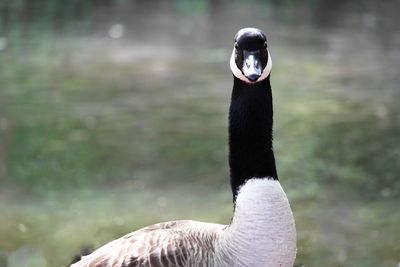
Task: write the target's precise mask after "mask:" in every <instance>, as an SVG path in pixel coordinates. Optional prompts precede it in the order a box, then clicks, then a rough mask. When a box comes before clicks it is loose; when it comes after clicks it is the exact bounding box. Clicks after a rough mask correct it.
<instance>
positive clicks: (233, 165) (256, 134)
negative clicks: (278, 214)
mask: <svg viewBox="0 0 400 267" xmlns="http://www.w3.org/2000/svg"><path fill="white" fill-rule="evenodd" d="M272 117H273V111H272V92H271V84H270V80H269V77H267V78H266V79H265V80H263V81H261V82H258V83H255V84H248V83H245V82H243V81H241V80H239V79H238V78H236V77H234V83H233V91H232V98H231V106H230V109H229V165H230V175H231V187H232V193H233V198H234V200H236V195H237V192H238V190H239V188H240V186H241V185H243V184H244V182H245V181H246V180H248V179H251V178H255V177H256V178H264V177H271V178H273V179H278V175H277V172H276V166H275V157H274V152H273V150H272V123H273V120H272Z"/></svg>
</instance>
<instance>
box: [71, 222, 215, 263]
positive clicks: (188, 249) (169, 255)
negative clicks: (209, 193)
mask: <svg viewBox="0 0 400 267" xmlns="http://www.w3.org/2000/svg"><path fill="white" fill-rule="evenodd" d="M196 224H198V222H194V221H172V222H166V223H159V224H155V225H152V226H149V227H146V228H143V229H140V230H138V231H136V232H133V233H130V234H127V235H125V236H123V237H121V238H120V239H117V240H114V241H112V242H110V243H108V244H106V245H104V246H103V247H101V248H99V249H98V250H96V251H95V252H93V253H92V254H90V255H88V256H84V257H83V258H82V259H81V260H80V261H79V262H77V263H75V264H73V265H71V267H167V266H175V267H183V266H188V263H189V262H191V260H190V257H189V255H192V256H193V254H199V253H201V251H200V252H199V251H197V250H199V249H200V248H199V246H198V243H197V245H196V244H193V242H192V241H198V240H194V239H193V238H191V237H190V232H191V231H190V229H191V227H192V226H193V225H196ZM201 224H202V223H201ZM204 225H208V224H204ZM208 245H209V244H208Z"/></svg>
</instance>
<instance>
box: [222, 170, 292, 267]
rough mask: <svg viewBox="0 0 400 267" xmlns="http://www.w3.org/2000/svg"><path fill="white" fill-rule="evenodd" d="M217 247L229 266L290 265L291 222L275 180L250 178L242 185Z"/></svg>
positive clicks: (289, 211)
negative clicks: (227, 260) (231, 215)
mask: <svg viewBox="0 0 400 267" xmlns="http://www.w3.org/2000/svg"><path fill="white" fill-rule="evenodd" d="M217 249H219V250H220V251H219V252H220V253H221V254H222V255H224V256H223V257H224V258H230V259H231V262H230V264H231V265H229V266H232V267H245V266H246V267H293V264H294V260H295V258H296V229H295V222H294V217H293V214H292V210H291V208H290V204H289V201H288V199H287V197H286V194H285V192H284V191H283V189H282V187H281V185H280V183H279V181H276V180H270V179H265V178H264V179H250V180H249V181H247V182H246V184H245V185H244V186H242V188H241V189H240V191H239V194H238V197H237V200H236V209H235V214H234V217H233V220H232V223H231V225H230V226H229V228H228V229H227V230H226V233H225V234H224V235H223V236H222V237H221V243H220V245H219V246H217Z"/></svg>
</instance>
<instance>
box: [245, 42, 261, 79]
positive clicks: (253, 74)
mask: <svg viewBox="0 0 400 267" xmlns="http://www.w3.org/2000/svg"><path fill="white" fill-rule="evenodd" d="M242 72H243V74H244V76H246V78H247V79H249V81H251V82H255V81H257V80H258V78H260V76H261V60H260V51H254V52H250V51H247V50H244V51H243V67H242Z"/></svg>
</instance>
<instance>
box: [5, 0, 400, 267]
mask: <svg viewBox="0 0 400 267" xmlns="http://www.w3.org/2000/svg"><path fill="white" fill-rule="evenodd" d="M398 10H400V1H398V0H397V1H377V0H376V1H372V0H363V1H362V0H355V1H344V0H337V1H331V0H304V1H292V0H285V1H277V0H275V1H274V0H271V1H255V0H253V1H227V0H219V1H204V0H199V1H193V0H190V1H184V0H170V1H127V0H108V1H105V0H96V1H94V0H90V1H77V0H71V1H57V0H47V1H46V0H41V1H39V0H29V1H28V0H15V1H11V0H9V1H7V0H0V214H1V219H0V266H7V267H21V266H32V267H42V266H43V267H44V266H68V263H69V262H70V260H71V259H72V257H73V255H75V254H76V253H77V252H78V251H79V250H80V248H81V247H85V246H89V247H93V248H96V247H99V246H100V245H102V244H104V243H105V242H107V241H110V240H112V239H114V238H117V237H119V236H121V235H123V234H125V233H127V232H130V231H133V230H136V229H138V228H140V227H142V226H145V225H148V224H151V223H156V222H159V221H165V220H174V219H188V218H190V219H196V220H203V221H210V222H218V223H229V221H230V218H231V215H232V204H231V195H230V188H229V183H228V181H229V177H228V164H227V152H228V148H227V111H228V105H229V98H230V93H231V87H232V75H231V73H230V70H229V67H228V61H229V57H230V54H231V51H232V46H233V38H234V35H235V33H236V32H237V30H238V29H240V28H242V27H248V26H255V27H258V28H261V29H262V30H264V31H265V32H266V33H267V37H268V40H269V48H270V53H271V56H272V60H273V64H274V66H273V71H272V74H271V83H272V88H273V95H274V109H275V118H274V119H275V128H274V129H275V130H274V139H275V141H274V146H275V154H276V158H277V167H278V172H279V176H280V180H281V183H282V185H283V187H284V189H285V191H286V192H287V194H288V196H289V199H290V201H291V204H292V208H293V211H294V214H295V217H296V223H297V229H298V257H297V264H298V265H300V266H302V265H303V266H317V267H318V266H326V267H330V266H332V267H333V266H335V267H337V266H355V267H358V266H360V267H369V266H370V267H375V266H383V267H386V266H388V267H389V266H391V267H392V266H397V265H398V264H399V262H400V257H399V255H400V243H399V240H400V229H399V227H398V226H399V223H400V213H399V212H398V203H399V197H400V180H399V174H400V145H399V143H400V137H399V136H400V116H399V114H400V112H399V111H400V110H399V109H400V108H399V105H398V102H399V100H400V90H399V84H400V71H399V70H400V49H399V47H400V24H399V23H398Z"/></svg>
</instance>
